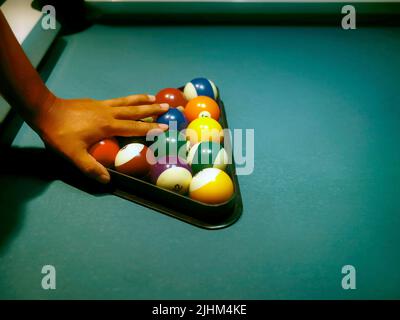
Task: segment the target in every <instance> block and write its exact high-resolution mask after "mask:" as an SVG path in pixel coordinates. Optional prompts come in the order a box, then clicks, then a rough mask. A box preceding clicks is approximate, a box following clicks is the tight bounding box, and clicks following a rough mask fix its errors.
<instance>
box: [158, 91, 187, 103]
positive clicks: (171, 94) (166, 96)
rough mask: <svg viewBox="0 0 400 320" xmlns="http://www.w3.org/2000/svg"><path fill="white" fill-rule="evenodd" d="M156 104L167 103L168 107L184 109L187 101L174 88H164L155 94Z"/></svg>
mask: <svg viewBox="0 0 400 320" xmlns="http://www.w3.org/2000/svg"><path fill="white" fill-rule="evenodd" d="M156 103H168V104H169V106H170V107H173V108H176V107H183V108H184V107H185V106H186V103H187V100H186V99H185V97H184V95H183V92H182V91H180V90H178V89H175V88H166V89H163V90H161V91H160V92H159V93H157V94H156Z"/></svg>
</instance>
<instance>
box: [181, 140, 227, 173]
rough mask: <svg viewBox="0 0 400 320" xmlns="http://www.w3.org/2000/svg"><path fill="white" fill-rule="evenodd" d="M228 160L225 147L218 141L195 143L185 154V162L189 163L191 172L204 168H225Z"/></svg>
mask: <svg viewBox="0 0 400 320" xmlns="http://www.w3.org/2000/svg"><path fill="white" fill-rule="evenodd" d="M228 161H229V159H228V154H227V153H226V151H225V149H224V148H223V147H222V146H221V145H220V144H219V143H215V142H211V141H203V142H200V143H196V144H195V145H194V146H193V147H192V148H191V149H190V151H189V154H188V156H187V162H188V163H189V164H190V165H191V167H192V170H193V173H197V172H199V171H201V170H203V169H206V168H218V169H220V170H225V169H226V165H227V164H228Z"/></svg>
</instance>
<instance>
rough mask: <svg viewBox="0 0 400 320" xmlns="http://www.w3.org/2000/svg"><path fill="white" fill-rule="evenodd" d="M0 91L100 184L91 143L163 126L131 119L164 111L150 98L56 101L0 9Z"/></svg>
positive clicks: (104, 177)
mask: <svg viewBox="0 0 400 320" xmlns="http://www.w3.org/2000/svg"><path fill="white" fill-rule="evenodd" d="M0 93H1V94H2V95H3V96H4V98H5V99H6V100H7V102H8V103H9V104H10V105H11V107H12V108H14V109H15V110H17V111H18V112H19V113H20V115H21V116H22V117H23V118H24V120H25V121H26V122H27V123H28V124H29V125H30V126H31V127H32V129H34V130H35V131H36V132H37V133H38V134H39V135H40V136H41V138H42V139H43V141H44V142H45V144H46V145H47V146H49V147H51V148H53V149H54V150H55V151H57V152H58V153H60V154H61V155H63V156H64V157H65V158H67V159H69V160H70V161H72V162H73V163H74V164H75V165H76V166H77V167H78V168H79V169H80V170H81V171H82V172H84V173H85V174H86V175H88V176H89V177H92V178H95V179H97V180H98V181H100V182H102V183H107V182H108V181H109V180H110V175H109V173H108V171H107V170H106V169H105V168H104V167H103V166H102V165H101V164H100V163H98V162H97V161H96V160H95V159H94V158H93V157H92V156H91V155H90V154H89V153H88V151H87V150H88V148H90V146H91V145H93V144H94V143H96V142H98V141H100V140H102V139H104V138H107V137H111V136H144V135H146V133H147V132H148V131H149V130H151V129H156V128H159V129H162V130H166V128H167V126H165V125H158V124H155V123H145V122H140V121H136V120H139V119H142V118H145V117H148V116H152V115H158V114H162V113H164V112H166V111H167V110H168V105H159V104H152V103H153V102H154V101H155V98H154V96H149V95H132V96H128V97H123V98H117V99H110V100H101V101H100V100H94V99H73V100H70V99H61V98H59V97H56V96H55V95H54V94H53V93H52V92H51V91H50V90H49V89H48V88H47V87H46V85H45V84H44V83H43V81H42V79H41V78H40V76H39V74H38V73H37V71H36V70H35V68H34V67H33V66H32V64H31V63H30V61H29V59H28V58H27V56H26V55H25V53H24V51H23V50H22V48H21V46H20V45H19V43H18V41H17V39H16V38H15V36H14V34H13V32H12V30H11V28H10V26H9V25H8V23H7V21H6V19H5V17H4V15H3V14H2V12H1V10H0Z"/></svg>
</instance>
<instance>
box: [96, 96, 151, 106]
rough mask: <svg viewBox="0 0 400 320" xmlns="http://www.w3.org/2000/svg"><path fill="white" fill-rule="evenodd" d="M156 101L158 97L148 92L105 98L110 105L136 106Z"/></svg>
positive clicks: (105, 101)
mask: <svg viewBox="0 0 400 320" xmlns="http://www.w3.org/2000/svg"><path fill="white" fill-rule="evenodd" d="M155 101H156V98H155V97H154V96H151V95H147V94H135V95H131V96H126V97H120V98H115V99H109V100H103V102H104V103H105V104H107V105H109V106H110V107H123V106H136V105H143V104H151V103H153V102H155Z"/></svg>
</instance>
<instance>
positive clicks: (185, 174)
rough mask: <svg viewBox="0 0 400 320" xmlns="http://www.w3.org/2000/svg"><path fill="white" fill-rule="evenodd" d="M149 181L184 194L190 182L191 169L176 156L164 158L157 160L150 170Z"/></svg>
mask: <svg viewBox="0 0 400 320" xmlns="http://www.w3.org/2000/svg"><path fill="white" fill-rule="evenodd" d="M150 178H151V181H152V182H153V183H154V184H156V185H157V186H159V187H161V188H164V189H168V190H171V191H173V192H177V193H180V194H185V193H187V192H188V189H189V186H190V182H191V181H192V169H191V168H190V166H189V164H188V163H187V162H186V161H185V160H183V159H182V158H180V157H177V156H165V157H161V158H159V159H158V160H157V163H155V164H154V165H152V166H151V169H150Z"/></svg>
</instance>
